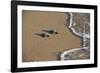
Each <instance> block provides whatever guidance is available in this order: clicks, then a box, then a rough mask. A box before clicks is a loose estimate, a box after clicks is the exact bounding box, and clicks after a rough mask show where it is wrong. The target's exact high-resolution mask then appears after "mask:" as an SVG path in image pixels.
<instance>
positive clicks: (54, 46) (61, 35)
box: [22, 10, 81, 62]
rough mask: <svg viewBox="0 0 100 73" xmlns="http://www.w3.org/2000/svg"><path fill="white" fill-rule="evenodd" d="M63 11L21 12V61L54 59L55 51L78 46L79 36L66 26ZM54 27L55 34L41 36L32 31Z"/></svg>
mask: <svg viewBox="0 0 100 73" xmlns="http://www.w3.org/2000/svg"><path fill="white" fill-rule="evenodd" d="M65 20H66V15H65V13H63V12H40V11H25V10H24V11H23V13H22V27H23V28H22V61H23V62H30V61H55V60H57V56H56V53H58V52H61V51H63V50H66V49H71V48H76V47H80V45H81V43H80V38H79V37H76V36H75V35H73V34H72V33H71V32H70V31H69V29H68V28H67V27H65V25H64V24H65V23H66V21H65ZM45 28H46V29H48V28H51V29H55V30H57V32H58V34H57V35H52V36H50V37H48V38H42V37H40V36H37V35H35V34H34V33H37V32H38V33H40V32H42V31H41V30H42V29H45Z"/></svg>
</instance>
